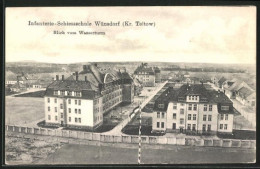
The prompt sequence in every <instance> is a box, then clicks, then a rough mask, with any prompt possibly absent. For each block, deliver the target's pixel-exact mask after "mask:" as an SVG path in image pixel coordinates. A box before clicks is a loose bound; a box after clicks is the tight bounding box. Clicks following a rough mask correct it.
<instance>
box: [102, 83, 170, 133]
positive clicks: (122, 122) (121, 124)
mask: <svg viewBox="0 0 260 169" xmlns="http://www.w3.org/2000/svg"><path fill="white" fill-rule="evenodd" d="M167 82H168V81H166V82H164V83H162V84H160V85H159V86H158V87H157V89H156V90H154V91H153V92H151V95H150V96H149V97H148V98H147V99H146V100H145V101H144V102H143V103H142V104H141V105H140V108H143V107H144V106H145V105H146V104H147V103H148V102H149V101H150V100H151V99H152V98H153V97H154V96H155V95H156V94H157V93H158V92H159V91H160V90H161V89H162V88H163V86H164V85H165V84H166V83H167ZM139 110H140V109H139ZM131 112H132V110H130V111H128V112H126V113H125V114H127V115H129V114H130V113H131ZM137 112H138V111H135V114H136V113H137ZM130 120H131V119H130V117H128V118H126V119H124V120H123V121H121V122H120V123H119V124H118V125H117V126H116V127H114V128H113V129H112V130H110V131H108V132H104V133H102V134H108V135H126V134H124V133H122V132H121V130H122V129H123V128H124V127H125V126H126V125H127V124H128V123H129V122H130Z"/></svg>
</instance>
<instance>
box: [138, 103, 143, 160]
mask: <svg viewBox="0 0 260 169" xmlns="http://www.w3.org/2000/svg"><path fill="white" fill-rule="evenodd" d="M139 111H140V120H139V148H138V164H139V165H140V164H141V143H142V138H141V127H142V125H141V124H142V116H141V108H140V107H139Z"/></svg>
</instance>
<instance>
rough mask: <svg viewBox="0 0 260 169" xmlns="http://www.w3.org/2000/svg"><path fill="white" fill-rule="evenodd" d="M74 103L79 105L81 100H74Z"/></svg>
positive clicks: (69, 100)
mask: <svg viewBox="0 0 260 169" xmlns="http://www.w3.org/2000/svg"><path fill="white" fill-rule="evenodd" d="M74 103H75V105H77V104H78V105H81V100H74ZM68 104H71V99H68Z"/></svg>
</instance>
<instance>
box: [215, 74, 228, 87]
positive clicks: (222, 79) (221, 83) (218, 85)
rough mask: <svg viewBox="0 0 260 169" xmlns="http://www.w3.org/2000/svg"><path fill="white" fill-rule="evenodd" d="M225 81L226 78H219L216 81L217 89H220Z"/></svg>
mask: <svg viewBox="0 0 260 169" xmlns="http://www.w3.org/2000/svg"><path fill="white" fill-rule="evenodd" d="M226 80H227V79H226V78H224V77H221V78H220V79H219V80H218V81H217V83H216V84H217V87H219V88H222V86H223V83H224V82H225V81H226Z"/></svg>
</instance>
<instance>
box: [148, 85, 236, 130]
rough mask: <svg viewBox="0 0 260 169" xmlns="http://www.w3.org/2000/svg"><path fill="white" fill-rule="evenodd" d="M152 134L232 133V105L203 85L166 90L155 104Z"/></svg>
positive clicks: (222, 95)
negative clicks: (158, 132)
mask: <svg viewBox="0 0 260 169" xmlns="http://www.w3.org/2000/svg"><path fill="white" fill-rule="evenodd" d="M153 111H154V112H153V125H152V129H153V132H157V131H162V132H181V133H187V134H216V133H218V132H220V133H222V132H223V133H232V131H233V114H234V111H233V103H232V102H231V101H230V100H229V99H228V98H227V97H226V96H225V94H224V93H222V92H220V91H209V90H206V88H205V87H204V86H203V84H193V85H188V84H185V85H182V86H181V87H180V88H179V89H173V88H172V87H169V88H168V89H167V90H165V91H164V92H163V93H162V94H161V95H160V96H159V97H158V98H157V99H156V101H155V104H154V109H153Z"/></svg>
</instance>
